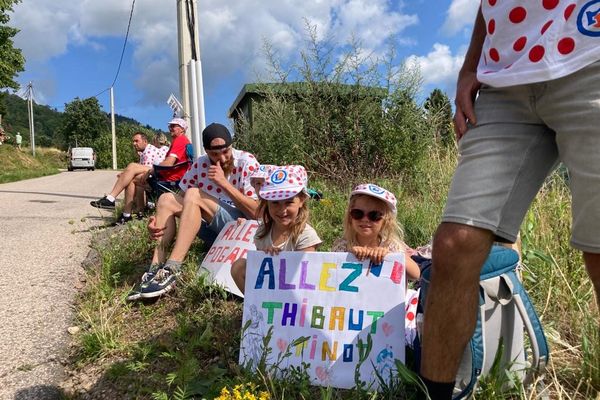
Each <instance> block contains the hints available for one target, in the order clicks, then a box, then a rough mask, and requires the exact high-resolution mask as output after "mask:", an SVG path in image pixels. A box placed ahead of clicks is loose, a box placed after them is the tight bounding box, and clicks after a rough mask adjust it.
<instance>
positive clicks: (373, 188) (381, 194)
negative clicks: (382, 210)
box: [350, 183, 397, 214]
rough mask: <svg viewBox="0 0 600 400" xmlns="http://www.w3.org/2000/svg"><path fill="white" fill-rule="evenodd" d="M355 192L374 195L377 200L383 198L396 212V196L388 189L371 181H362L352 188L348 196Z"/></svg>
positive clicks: (355, 193)
mask: <svg viewBox="0 0 600 400" xmlns="http://www.w3.org/2000/svg"><path fill="white" fill-rule="evenodd" d="M357 194H364V195H367V196H372V197H376V198H378V199H379V200H383V201H384V202H385V203H386V204H387V205H388V206H389V207H390V209H391V210H392V212H393V213H394V214H396V212H397V210H396V196H394V194H393V193H392V192H390V191H388V190H385V189H384V188H382V187H380V186H377V185H375V184H373V183H363V184H361V185H358V186H356V187H355V188H354V189H352V193H350V198H351V199H352V196H354V195H357Z"/></svg>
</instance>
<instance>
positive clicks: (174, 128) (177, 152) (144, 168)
mask: <svg viewBox="0 0 600 400" xmlns="http://www.w3.org/2000/svg"><path fill="white" fill-rule="evenodd" d="M186 129H187V122H186V121H185V120H184V119H181V118H175V119H173V120H172V121H171V122H169V131H170V132H171V137H172V138H173V143H172V144H171V147H170V148H169V151H168V152H167V156H166V157H165V159H164V160H163V161H161V162H160V163H158V165H164V166H172V165H175V164H177V163H179V162H182V161H186V160H187V155H186V146H187V144H189V143H190V141H189V140H188V138H187V137H186V136H185V131H186ZM140 135H143V134H140V133H136V134H135V135H134V137H133V138H134V142H133V145H134V147H135V148H136V150H137V151H142V154H141V156H140V162H139V163H130V164H129V165H128V166H127V168H125V170H124V171H123V172H121V173H120V174H119V175H117V182H116V183H115V185H114V186H113V188H112V191H111V192H110V193H109V194H108V195H106V196H104V197H102V198H101V199H99V200H94V201H92V202H90V204H91V205H92V206H93V207H96V208H102V209H111V210H112V209H114V208H115V198H116V197H117V196H118V195H119V194H120V193H121V192H122V191H123V190H125V189H127V190H126V192H125V206H124V207H123V214H122V215H121V217H120V218H119V221H122V222H121V223H124V222H127V221H129V220H131V210H132V208H133V199H134V195H135V184H138V185H141V184H143V183H144V182H145V179H146V176H147V174H148V173H149V172H150V171H151V170H152V166H153V165H154V164H155V163H156V161H158V160H156V159H155V158H154V157H156V156H158V155H159V154H161V153H160V152H159V151H158V149H157V148H156V147H154V146H152V145H151V144H148V139H147V138H145V140H139V138H138V136H140ZM144 137H145V135H144ZM136 138H137V139H138V140H136ZM142 139H143V138H142ZM146 148H149V150H148V151H146V150H145V149H146ZM155 160H156V161H155ZM186 170H187V167H186V166H181V167H179V168H174V169H173V170H169V171H165V174H163V175H165V177H166V180H169V181H171V180H172V181H177V180H179V179H181V177H182V176H183V174H184V173H185V171H186Z"/></svg>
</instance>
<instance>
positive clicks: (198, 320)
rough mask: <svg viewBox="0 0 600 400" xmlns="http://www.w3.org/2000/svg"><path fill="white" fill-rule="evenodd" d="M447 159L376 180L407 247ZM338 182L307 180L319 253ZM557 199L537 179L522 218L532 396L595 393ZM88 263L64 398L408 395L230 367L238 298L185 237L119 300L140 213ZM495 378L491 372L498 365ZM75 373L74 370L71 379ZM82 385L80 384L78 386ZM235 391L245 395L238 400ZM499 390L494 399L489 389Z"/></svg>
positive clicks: (430, 226)
mask: <svg viewBox="0 0 600 400" xmlns="http://www.w3.org/2000/svg"><path fill="white" fill-rule="evenodd" d="M454 163H455V158H454V156H452V155H447V154H442V153H439V154H434V155H432V157H431V158H430V159H429V160H428V168H427V169H426V170H425V169H424V171H425V172H424V173H423V174H421V175H419V177H418V180H416V181H412V182H402V181H400V180H397V179H396V180H387V181H379V182H378V183H380V184H382V185H383V186H385V187H387V188H389V189H391V190H393V191H394V192H395V193H397V194H398V200H399V207H398V209H399V214H398V219H399V220H400V221H401V222H402V224H403V225H404V229H405V234H406V242H407V243H408V244H409V245H410V246H418V245H422V244H425V243H426V242H428V241H429V240H430V238H431V236H432V234H433V231H434V229H435V228H436V226H437V224H438V221H439V216H440V215H441V211H442V208H443V204H444V201H445V196H446V192H447V188H448V184H449V181H450V175H451V172H452V170H453V167H454ZM355 183H358V182H354V181H352V179H351V178H348V179H347V180H346V181H345V182H344V184H343V185H342V186H341V187H340V186H339V185H337V186H336V185H335V184H333V183H331V182H323V181H313V182H311V186H312V187H315V188H317V189H319V190H321V191H323V192H324V193H325V196H326V198H325V199H323V200H322V201H320V202H312V204H311V224H312V225H313V226H314V227H315V229H316V230H317V232H319V234H320V236H321V238H322V239H323V240H324V244H323V247H322V250H325V251H326V250H328V249H329V248H330V246H331V244H332V243H333V241H334V240H335V238H337V237H339V236H340V235H341V232H342V217H343V211H344V209H345V207H346V201H347V196H348V194H349V192H350V189H351V187H352V185H353V184H355ZM569 203H570V202H569V196H568V189H567V185H566V183H565V181H564V178H563V177H562V176H561V175H558V174H557V175H554V176H553V177H552V178H551V179H549V180H548V182H547V183H546V185H545V186H544V188H543V189H542V191H541V192H540V194H539V195H538V197H537V199H536V201H535V203H534V204H533V206H532V207H531V210H530V212H529V213H528V215H527V218H526V220H525V222H524V224H523V227H522V230H521V235H522V238H523V264H524V268H525V270H524V274H523V276H524V282H525V286H526V287H527V289H528V291H529V294H530V295H531V297H532V300H533V301H534V304H535V307H536V310H537V311H538V313H539V315H540V317H541V319H542V322H543V324H544V328H545V330H546V334H547V337H548V340H549V342H550V347H551V351H552V354H551V362H550V365H549V368H548V373H547V376H546V377H545V378H544V379H543V381H540V382H539V384H537V385H536V386H535V388H534V389H533V390H532V391H531V390H530V391H525V390H523V389H522V388H517V390H515V391H514V393H513V394H512V395H511V396H510V398H518V399H532V398H537V397H539V396H543V395H549V396H550V397H551V398H560V399H589V398H595V397H596V396H598V391H599V390H600V375H599V372H598V365H600V364H599V361H598V360H600V338H599V336H598V329H597V315H598V310H597V305H596V304H595V299H594V296H593V290H592V287H591V283H590V282H589V280H588V278H587V275H586V274H585V269H584V267H583V263H582V260H581V256H580V255H579V254H578V252H576V251H574V250H572V249H571V248H570V247H569V246H568V243H567V238H568V237H569V234H570V233H569V229H570V228H569V220H570V216H569V214H570V212H569V211H570V210H569V206H568V205H569ZM94 248H95V249H96V250H97V251H98V256H99V257H98V259H99V262H98V263H97V265H95V266H94V267H92V268H89V270H88V286H87V289H86V291H85V293H84V294H82V298H81V301H80V303H79V306H78V310H79V311H78V324H79V325H80V327H81V328H82V329H81V332H80V333H79V334H78V336H77V337H76V339H77V344H76V347H75V351H74V354H73V357H72V368H73V371H72V373H73V376H74V377H78V376H82V375H88V376H89V379H88V380H87V383H86V384H82V383H81V380H80V381H78V382H79V383H76V384H73V382H71V383H70V384H68V385H67V386H68V387H69V389H68V390H66V392H67V395H68V397H69V398H73V399H80V398H81V399H83V398H86V399H90V398H91V399H94V398H98V399H100V398H136V399H164V400H168V399H190V398H198V399H200V398H209V399H212V398H218V399H220V400H228V399H238V398H244V399H245V398H248V399H266V398H270V399H410V398H414V396H415V392H416V381H415V379H414V376H412V375H411V374H410V371H402V373H401V374H399V376H398V377H397V378H396V379H395V380H394V381H392V382H391V384H390V385H389V386H387V387H384V388H383V390H382V391H380V392H375V391H373V390H370V389H369V388H367V387H364V385H361V384H360V382H358V384H357V386H356V387H355V388H354V389H352V390H338V389H332V388H322V387H316V386H311V385H310V384H309V380H308V377H307V376H306V374H305V373H304V371H303V370H302V369H288V370H278V369H277V367H275V368H274V369H273V368H267V367H262V368H259V369H258V370H257V371H250V370H249V369H246V368H244V367H243V366H240V365H238V356H239V343H240V336H241V332H242V329H243V328H242V327H241V319H242V318H241V317H242V302H241V301H239V300H237V299H235V298H233V297H231V296H230V295H228V294H227V293H226V292H224V291H223V290H222V289H221V288H219V287H217V286H212V285H209V284H208V283H207V281H206V279H205V277H203V276H197V274H196V266H197V265H198V263H199V261H200V260H201V259H202V257H203V256H204V253H203V249H202V247H201V246H200V244H199V243H195V244H194V246H193V248H192V250H191V251H190V256H189V257H188V260H187V262H186V265H185V268H184V273H183V275H182V278H181V280H180V282H179V284H178V290H176V291H175V292H173V293H172V294H170V295H168V296H165V297H164V298H161V299H160V300H159V301H157V302H154V303H135V304H130V303H127V302H126V301H125V297H126V295H127V293H128V291H129V290H130V289H131V288H132V287H133V285H134V284H135V283H136V282H137V280H138V279H139V277H140V276H141V274H142V272H143V269H144V267H145V266H146V265H147V263H148V261H149V259H150V254H151V250H152V243H151V242H150V241H149V239H148V237H147V234H146V229H145V227H144V222H143V221H134V222H132V223H130V224H128V225H127V226H125V227H123V228H120V229H118V230H114V231H110V232H109V231H108V230H107V231H105V234H104V237H102V238H100V237H97V238H96V241H95V244H94ZM499 373H500V374H501V373H502V371H500V372H499ZM75 379H77V378H75ZM90 382H91V383H90ZM504 382H506V378H504V379H496V380H489V381H488V382H487V383H486V385H485V386H482V389H481V391H480V392H479V393H477V394H476V396H475V398H476V399H492V398H498V396H499V394H498V393H499V390H498V389H499V386H500V385H503V384H504ZM244 396H245V397H244ZM500 396H501V395H500Z"/></svg>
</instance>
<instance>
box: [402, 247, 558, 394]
mask: <svg viewBox="0 0 600 400" xmlns="http://www.w3.org/2000/svg"><path fill="white" fill-rule="evenodd" d="M518 264H519V256H518V254H517V252H516V251H514V250H512V249H509V248H506V247H503V246H493V247H492V250H491V252H490V255H489V256H488V258H487V260H486V261H485V263H484V265H483V267H482V269H481V273H480V281H479V309H478V313H477V323H476V327H475V331H474V333H473V336H472V337H471V340H470V341H469V343H468V344H467V346H466V348H465V352H464V354H463V357H462V360H461V363H460V366H459V369H458V373H457V375H456V381H455V386H454V394H453V399H463V398H465V397H467V396H469V395H470V394H471V393H472V392H473V391H474V390H475V388H476V386H477V383H478V380H479V379H480V378H481V377H483V376H485V375H486V374H487V373H488V372H489V371H490V370H491V368H492V366H493V365H494V361H495V360H496V361H499V362H500V365H499V367H500V370H501V371H504V370H510V371H511V372H512V374H514V376H516V377H517V378H518V379H519V380H520V381H521V382H523V384H524V385H528V384H530V383H531V382H532V381H533V379H534V377H535V376H536V375H537V374H539V373H543V372H544V369H545V367H546V364H547V362H548V359H549V352H548V343H547V342H546V337H545V335H544V331H543V329H542V325H541V323H540V320H539V318H538V316H537V314H536V312H535V310H534V308H533V305H532V303H531V300H530V299H529V296H528V295H527V293H526V292H525V288H524V287H523V285H522V284H521V281H520V280H519V278H518V277H517V273H516V268H517V265H518ZM430 275H431V261H430V260H429V262H426V263H422V264H421V279H420V282H419V283H420V289H421V291H420V294H419V303H418V308H417V317H416V318H417V321H422V318H423V313H424V311H425V299H426V296H427V289H428V286H429V279H430ZM419 314H421V315H419ZM524 330H526V331H527V334H528V336H529V343H528V346H527V348H526V347H525V340H524ZM500 348H501V350H502V351H501V354H496V353H497V352H498V350H499V349H500ZM528 350H529V351H530V352H531V357H530V358H531V359H527V352H528ZM413 351H414V354H415V367H416V371H417V372H418V371H419V369H420V342H419V335H417V337H416V339H415V341H414V343H413Z"/></svg>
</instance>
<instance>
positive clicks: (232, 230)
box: [200, 220, 258, 297]
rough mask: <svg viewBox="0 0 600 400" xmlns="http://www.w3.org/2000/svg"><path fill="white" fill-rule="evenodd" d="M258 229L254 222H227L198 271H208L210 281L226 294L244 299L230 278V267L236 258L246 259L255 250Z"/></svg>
mask: <svg viewBox="0 0 600 400" xmlns="http://www.w3.org/2000/svg"><path fill="white" fill-rule="evenodd" d="M257 228H258V222H257V221H255V220H246V221H245V222H244V223H242V224H238V223H237V221H231V222H228V223H227V224H226V225H225V226H224V227H223V229H221V232H219V235H218V236H217V238H216V239H215V242H214V243H213V245H212V247H211V248H210V250H209V251H208V253H206V256H204V260H202V264H200V269H201V270H205V271H208V272H209V273H210V275H211V277H212V279H213V280H214V281H215V282H217V283H219V284H221V285H223V286H224V287H225V289H226V290H227V291H228V292H231V293H233V294H235V295H237V296H240V297H244V295H243V294H242V292H241V291H240V290H239V289H238V287H237V286H236V284H235V282H234V281H233V278H232V277H231V265H232V264H233V262H234V261H235V260H237V259H238V258H244V257H246V253H247V252H248V251H249V250H256V247H255V246H254V233H255V232H256V229H257Z"/></svg>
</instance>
